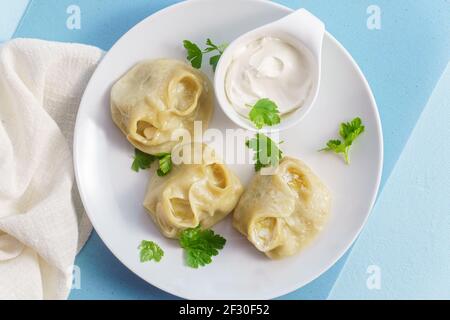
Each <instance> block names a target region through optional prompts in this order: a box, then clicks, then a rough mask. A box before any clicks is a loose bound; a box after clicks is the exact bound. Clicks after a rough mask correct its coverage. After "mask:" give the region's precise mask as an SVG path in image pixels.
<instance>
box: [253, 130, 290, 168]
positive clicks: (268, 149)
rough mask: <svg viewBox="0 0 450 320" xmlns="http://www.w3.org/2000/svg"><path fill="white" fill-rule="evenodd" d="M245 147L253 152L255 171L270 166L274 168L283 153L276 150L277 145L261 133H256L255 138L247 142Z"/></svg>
mask: <svg viewBox="0 0 450 320" xmlns="http://www.w3.org/2000/svg"><path fill="white" fill-rule="evenodd" d="M245 145H246V146H247V148H249V149H252V150H253V151H255V155H254V158H253V159H254V160H255V161H256V163H255V171H260V170H261V168H266V167H270V166H272V167H276V166H277V165H278V163H279V162H280V159H281V158H282V157H283V151H281V150H280V149H279V148H278V146H277V144H276V143H275V142H274V141H273V140H272V139H270V138H269V137H267V136H266V135H264V134H262V133H257V134H256V138H253V139H251V140H247V141H246V143H245Z"/></svg>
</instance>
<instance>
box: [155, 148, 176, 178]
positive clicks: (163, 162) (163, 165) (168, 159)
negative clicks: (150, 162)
mask: <svg viewBox="0 0 450 320" xmlns="http://www.w3.org/2000/svg"><path fill="white" fill-rule="evenodd" d="M158 159H159V169H158V171H157V172H156V173H157V174H158V176H160V177H163V176H165V175H167V174H168V173H169V172H170V171H171V170H172V155H171V154H170V153H163V154H159V155H158Z"/></svg>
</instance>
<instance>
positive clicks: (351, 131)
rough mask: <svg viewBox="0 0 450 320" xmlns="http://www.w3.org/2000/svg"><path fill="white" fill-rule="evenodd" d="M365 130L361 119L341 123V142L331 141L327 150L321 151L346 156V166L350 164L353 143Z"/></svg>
mask: <svg viewBox="0 0 450 320" xmlns="http://www.w3.org/2000/svg"><path fill="white" fill-rule="evenodd" d="M364 130H365V127H364V126H363V125H362V121H361V119H360V118H355V119H353V120H352V121H351V122H347V123H341V125H340V129H339V135H340V136H341V138H342V141H341V140H338V139H336V140H330V141H328V142H327V146H326V148H324V149H322V150H320V151H333V152H335V153H336V154H339V153H342V154H344V159H345V163H346V164H350V158H349V151H350V147H351V146H352V144H353V142H354V141H355V140H356V138H358V137H359V136H360V135H361V134H362V133H363V132H364Z"/></svg>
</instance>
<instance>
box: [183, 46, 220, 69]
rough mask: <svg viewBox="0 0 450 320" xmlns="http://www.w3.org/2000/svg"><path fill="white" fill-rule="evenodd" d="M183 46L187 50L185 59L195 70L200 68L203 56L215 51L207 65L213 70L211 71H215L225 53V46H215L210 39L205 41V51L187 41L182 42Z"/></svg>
mask: <svg viewBox="0 0 450 320" xmlns="http://www.w3.org/2000/svg"><path fill="white" fill-rule="evenodd" d="M183 46H184V48H185V49H186V50H187V59H188V60H189V62H190V63H191V65H192V67H194V68H196V69H200V68H201V67H202V62H203V55H204V54H205V53H210V52H214V51H216V52H217V54H216V55H214V56H212V57H211V58H210V59H209V64H210V65H211V67H212V68H213V71H216V68H217V64H218V63H219V60H220V57H221V56H222V53H223V52H224V51H225V49H226V47H227V44H221V45H216V44H214V43H213V42H212V41H211V39H209V38H208V39H207V40H206V49H205V50H203V51H202V50H201V49H200V47H199V46H198V45H196V44H195V43H193V42H191V41H189V40H184V41H183Z"/></svg>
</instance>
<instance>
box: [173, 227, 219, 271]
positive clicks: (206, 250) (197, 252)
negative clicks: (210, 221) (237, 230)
mask: <svg viewBox="0 0 450 320" xmlns="http://www.w3.org/2000/svg"><path fill="white" fill-rule="evenodd" d="M179 242H180V246H181V247H182V248H183V249H184V250H185V252H186V263H187V265H188V266H189V267H192V268H195V269H197V268H198V267H203V266H205V265H207V264H210V263H211V262H212V257H213V256H217V255H218V254H219V250H221V249H223V247H224V246H225V243H226V240H225V238H223V237H222V236H220V235H218V234H216V233H214V231H213V230H210V229H207V230H202V229H201V227H200V226H198V227H196V228H189V229H186V230H184V231H182V232H181V234H180V239H179Z"/></svg>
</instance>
